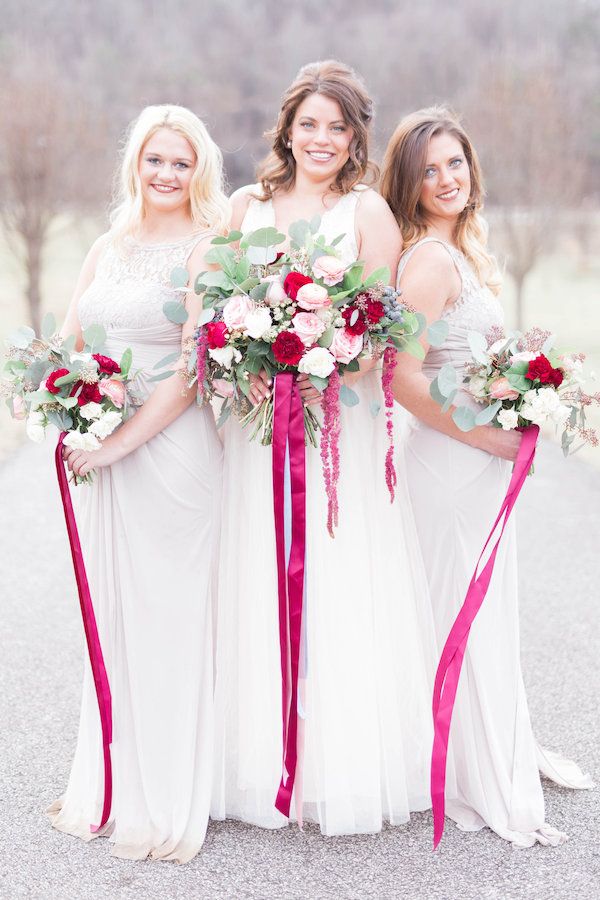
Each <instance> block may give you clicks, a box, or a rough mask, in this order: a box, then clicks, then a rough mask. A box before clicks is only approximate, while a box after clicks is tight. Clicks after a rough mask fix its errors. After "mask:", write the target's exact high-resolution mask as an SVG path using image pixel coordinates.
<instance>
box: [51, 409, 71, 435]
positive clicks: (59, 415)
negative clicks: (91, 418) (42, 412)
mask: <svg viewBox="0 0 600 900" xmlns="http://www.w3.org/2000/svg"><path fill="white" fill-rule="evenodd" d="M46 418H47V419H48V422H49V423H50V424H51V425H54V427H55V428H58V430H59V431H68V430H69V429H70V428H72V427H73V419H72V418H71V416H70V415H69V414H68V412H67V411H66V410H62V409H60V410H58V409H52V410H50V411H49V412H48V413H46Z"/></svg>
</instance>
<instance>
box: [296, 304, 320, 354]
mask: <svg viewBox="0 0 600 900" xmlns="http://www.w3.org/2000/svg"><path fill="white" fill-rule="evenodd" d="M294 331H295V332H296V334H297V335H298V337H299V338H300V340H301V341H302V343H303V344H304V345H305V346H306V347H310V346H311V345H312V344H314V343H315V342H316V341H318V340H319V338H320V337H321V335H322V334H323V332H324V331H325V323H324V322H322V321H321V319H320V318H319V317H318V316H316V315H315V314H314V313H309V312H305V313H296V315H295V316H294Z"/></svg>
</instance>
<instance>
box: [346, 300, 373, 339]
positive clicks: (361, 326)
mask: <svg viewBox="0 0 600 900" xmlns="http://www.w3.org/2000/svg"><path fill="white" fill-rule="evenodd" d="M355 313H358V315H357V316H356V321H355V322H354V324H353V325H351V324H350V321H351V319H352V316H354V314H355ZM342 316H343V318H344V321H345V322H346V330H347V331H349V332H350V334H355V335H358V336H359V337H360V335H361V334H364V333H365V331H366V330H367V323H366V322H365V317H364V316H363V314H362V313H361V311H360V309H359V308H358V307H357V306H349V307H348V309H345V310H344V311H343V313H342Z"/></svg>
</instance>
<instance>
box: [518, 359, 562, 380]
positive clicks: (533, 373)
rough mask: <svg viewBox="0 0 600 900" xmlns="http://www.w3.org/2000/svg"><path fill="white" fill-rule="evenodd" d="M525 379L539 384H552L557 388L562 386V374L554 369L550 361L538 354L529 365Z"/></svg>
mask: <svg viewBox="0 0 600 900" xmlns="http://www.w3.org/2000/svg"><path fill="white" fill-rule="evenodd" d="M525 378H529V380H530V381H536V380H537V381H539V382H540V384H552V385H553V386H554V387H556V388H557V387H560V385H561V384H562V381H563V373H562V371H561V370H560V369H555V368H554V367H553V366H552V363H551V362H550V360H549V359H548V358H547V357H546V356H544V354H543V353H540V355H539V356H536V358H535V359H532V360H531V362H530V363H529V366H528V368H527V372H526V373H525Z"/></svg>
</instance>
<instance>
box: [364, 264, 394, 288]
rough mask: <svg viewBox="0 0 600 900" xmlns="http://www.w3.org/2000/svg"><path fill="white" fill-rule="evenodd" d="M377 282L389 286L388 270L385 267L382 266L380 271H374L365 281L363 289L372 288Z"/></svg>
mask: <svg viewBox="0 0 600 900" xmlns="http://www.w3.org/2000/svg"><path fill="white" fill-rule="evenodd" d="M378 281H382V282H383V283H384V284H389V282H390V270H389V268H388V267H387V266H382V267H381V268H380V269H375V271H374V272H371V274H370V275H369V277H368V278H367V279H366V280H365V287H372V286H373V285H374V284H377V282H378Z"/></svg>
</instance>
